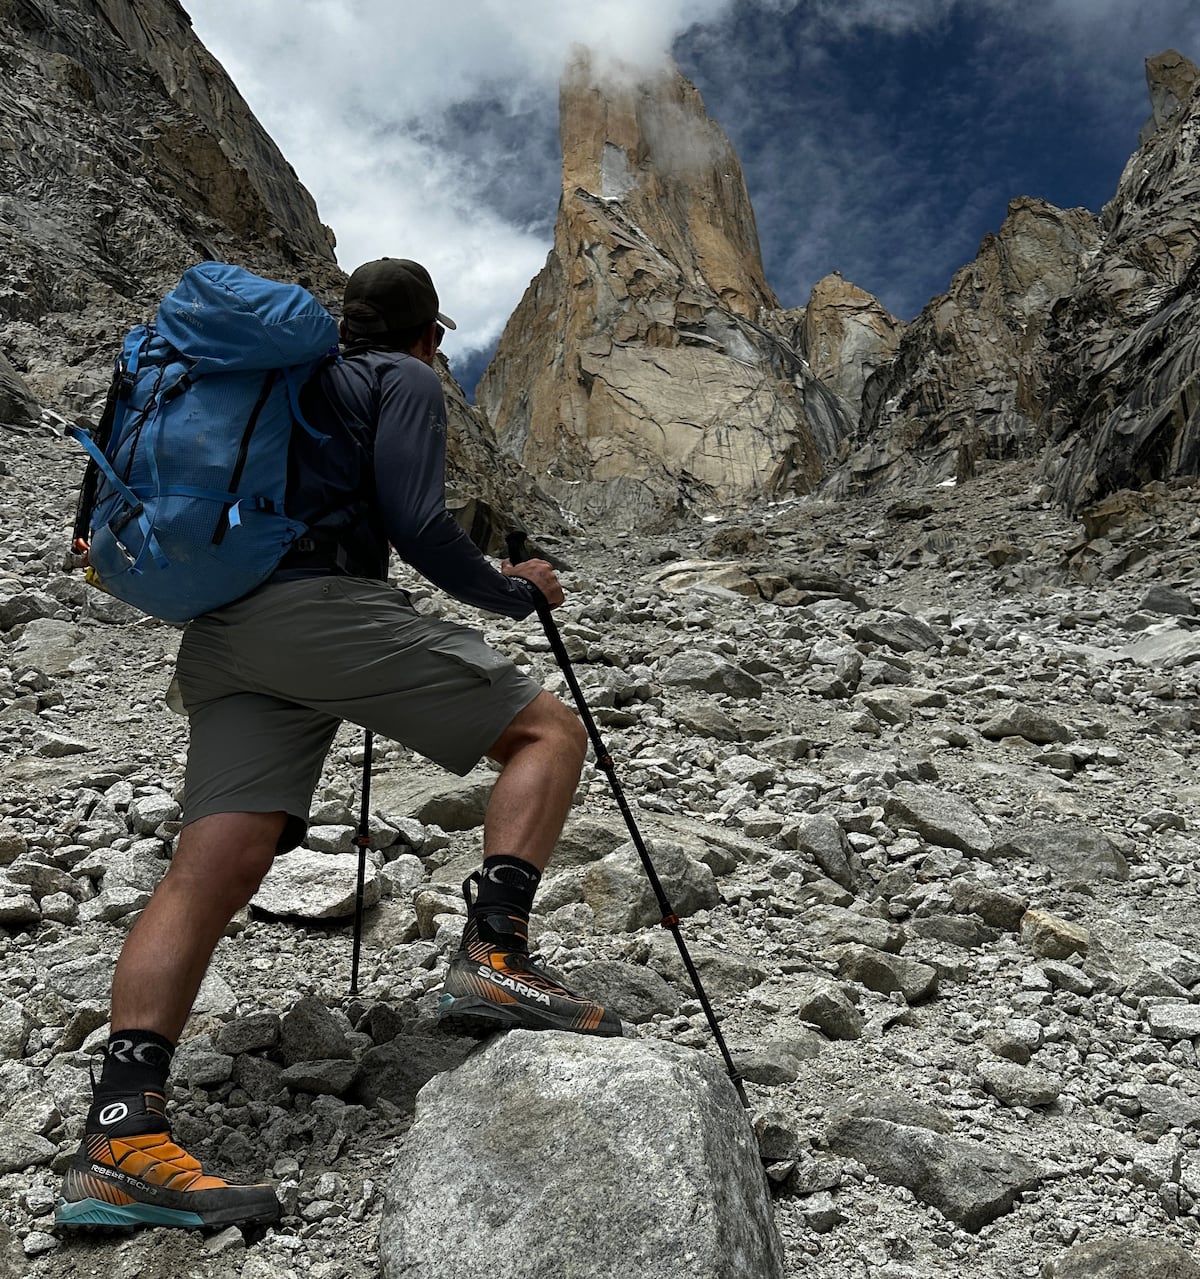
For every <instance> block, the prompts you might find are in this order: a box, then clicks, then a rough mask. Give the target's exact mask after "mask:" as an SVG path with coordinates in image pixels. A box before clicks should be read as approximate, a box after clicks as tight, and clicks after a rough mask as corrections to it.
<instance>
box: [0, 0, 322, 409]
mask: <svg viewBox="0 0 1200 1279" xmlns="http://www.w3.org/2000/svg"><path fill="white" fill-rule="evenodd" d="M0 73H2V74H0V259H2V260H3V262H4V266H5V270H4V276H3V279H2V281H0V349H2V350H3V352H4V353H5V354H6V356H7V357H8V359H9V360H10V361H11V363H12V364H13V365H14V366H15V368H16V370H17V371H18V373H19V374H21V375H22V376H23V378H24V380H25V382H26V383H27V384H28V387H29V389H30V390H31V391H32V392H33V393H34V394H35V395H36V396H37V397H38V398H40V399H41V400H43V401H44V402H47V403H50V404H54V405H56V406H58V407H61V408H65V409H67V410H68V411H75V410H83V409H86V408H88V407H89V406H90V405H91V404H92V403H93V402H94V400H95V398H96V395H97V394H98V393H99V392H100V391H101V390H102V389H103V385H104V383H105V382H106V380H107V375H108V373H107V365H108V362H109V360H110V358H111V350H112V347H113V344H114V343H115V342H116V341H118V340H119V337H120V335H121V333H122V331H123V330H124V329H125V328H126V327H128V325H129V324H131V323H134V322H136V321H137V320H140V319H143V318H145V317H146V316H147V315H148V314H150V313H151V312H152V310H153V307H154V305H155V303H156V301H157V299H158V297H159V296H160V295H161V294H162V293H163V291H164V290H165V289H167V288H169V287H170V286H171V285H172V284H174V283H175V281H176V280H177V279H178V278H179V275H180V273H181V272H182V270H183V269H184V268H185V267H186V266H188V265H190V264H191V263H192V262H195V261H199V260H201V259H203V258H210V257H211V258H222V259H227V260H232V261H237V262H241V263H243V264H244V265H247V266H249V267H251V268H252V269H255V270H259V271H262V272H264V273H266V274H276V275H281V276H285V277H288V278H298V279H300V280H301V281H302V282H304V283H306V284H309V285H310V286H311V287H313V288H314V289H315V290H316V291H317V292H318V293H320V294H321V295H322V296H323V297H325V298H327V299H332V298H333V297H336V295H337V292H338V289H339V282H340V278H341V275H340V272H339V271H338V269H337V265H336V263H335V260H334V256H333V246H332V237H331V235H330V233H329V232H328V231H327V229H326V228H325V227H323V226H322V225H321V223H320V221H319V219H318V218H317V214H316V208H315V206H314V205H313V202H312V199H311V197H310V196H309V195H308V193H307V192H306V191H305V190H304V189H303V187H301V186H300V184H299V183H298V182H297V181H296V179H295V175H294V174H292V172H291V169H290V168H289V166H288V165H287V162H286V161H285V160H284V159H283V157H282V156H281V155H280V154H279V152H278V150H277V149H276V148H275V146H274V144H273V143H272V142H271V141H270V139H269V138H268V137H267V135H266V133H265V132H264V131H263V130H262V128H261V126H260V125H259V124H258V122H257V120H255V119H254V117H253V115H252V114H251V112H250V110H249V108H248V107H247V106H246V104H245V102H244V101H243V100H242V98H241V97H240V95H239V94H238V92H237V90H236V89H235V88H234V87H233V84H232V83H231V82H230V80H229V79H228V77H226V76H225V74H224V72H223V71H222V70H221V69H220V67H219V66H218V65H217V63H216V62H215V61H214V60H213V59H212V57H211V56H210V55H209V54H208V53H207V51H206V50H204V48H203V47H202V46H201V45H200V44H199V42H198V41H197V40H196V38H195V36H194V35H193V34H192V32H191V28H190V25H189V23H188V20H187V17H186V15H185V14H184V12H183V10H182V9H181V8H180V7H179V6H178V5H177V4H176V3H174V0H134V2H133V3H130V2H129V0H95V2H90V0H57V2H55V3H50V0H0ZM172 89H175V90H177V93H178V96H173V93H172ZM192 101H195V102H197V103H199V104H200V106H201V107H202V108H203V109H202V112H201V114H196V113H194V112H193V111H192V110H191V108H190V106H189V103H190V102H192Z"/></svg>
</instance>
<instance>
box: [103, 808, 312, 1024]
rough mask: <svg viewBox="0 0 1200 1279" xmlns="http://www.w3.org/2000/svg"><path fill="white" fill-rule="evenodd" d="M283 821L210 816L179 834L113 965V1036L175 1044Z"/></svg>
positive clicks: (274, 816)
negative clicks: (150, 1035)
mask: <svg viewBox="0 0 1200 1279" xmlns="http://www.w3.org/2000/svg"><path fill="white" fill-rule="evenodd" d="M286 821H287V814H286V813H217V814H214V815H213V816H211V817H201V818H200V819H199V820H198V821H195V822H192V823H191V824H190V825H188V826H185V827H184V828H183V831H182V832H181V833H180V836H179V846H178V848H177V849H176V852H175V856H174V858H173V860H172V862H171V868H170V870H168V871H167V873H166V875H164V876H163V878H162V880H161V881H160V883H159V885H158V887H157V888H156V889H155V891H154V896H153V897H152V898H151V899H150V903H149V905H147V907H146V909H145V910H144V911H142V914H141V917H140V918H139V919H138V921H137V923H136V924H135V925H134V926H133V929H132V931H131V932H130V934H129V936H128V937H127V938H126V939H125V945H124V947H123V948H122V950H121V956H120V958H119V959H118V960H117V968H116V973H115V974H114V976H113V989H112V1020H111V1024H112V1027H113V1029H114V1030H126V1029H134V1028H136V1029H138V1030H152V1031H155V1032H156V1033H157V1034H160V1035H162V1036H163V1037H164V1038H165V1039H169V1040H170V1041H171V1042H172V1043H176V1042H178V1040H179V1036H180V1033H181V1032H182V1030H183V1026H184V1023H185V1022H186V1021H187V1018H188V1014H189V1012H190V1011H191V1007H192V1002H193V1001H194V1000H195V998H196V992H197V991H198V990H199V989H200V983H201V982H202V981H203V980H204V974H205V971H206V970H207V968H208V964H209V960H210V959H211V958H212V953H213V950H214V949H215V948H216V945H217V942H218V941H220V940H221V935H222V934H223V933H224V931H225V928H226V925H228V923H229V921H230V920H231V919H232V918H233V916H234V915H235V914H236V913H237V912H238V911H239V910H240V909H241V908H242V907H243V906H245V905H246V903H247V902H248V901H249V900H250V898H251V897H253V896H254V894H255V892H257V890H258V886H259V884H260V883H261V882H262V878H263V876H264V875H265V874H266V873H267V871H268V870H269V869H270V867H271V862H272V860H273V859H274V857H275V850H276V849H277V847H278V846H279V837H280V836H281V835H282V834H283V828H284V824H285V823H286Z"/></svg>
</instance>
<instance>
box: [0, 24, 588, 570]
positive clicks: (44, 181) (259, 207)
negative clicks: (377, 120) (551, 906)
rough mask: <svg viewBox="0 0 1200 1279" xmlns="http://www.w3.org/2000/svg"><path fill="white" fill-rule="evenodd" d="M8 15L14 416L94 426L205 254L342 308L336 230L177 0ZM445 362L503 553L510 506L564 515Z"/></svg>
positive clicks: (462, 472) (4, 167)
mask: <svg viewBox="0 0 1200 1279" xmlns="http://www.w3.org/2000/svg"><path fill="white" fill-rule="evenodd" d="M0 17H2V18H3V19H4V27H3V32H2V33H0V69H2V70H3V75H2V76H0V258H2V259H3V261H4V263H5V269H4V273H3V279H2V280H0V422H16V423H21V422H25V423H28V422H31V421H33V420H35V419H36V417H37V414H38V411H39V406H40V405H44V406H46V407H48V408H50V409H52V410H54V411H56V412H57V413H59V414H60V415H64V416H66V417H67V418H74V417H76V416H82V417H84V418H88V419H91V420H95V418H96V417H97V416H98V413H99V409H100V406H101V405H102V403H103V399H104V394H105V392H106V391H107V389H108V382H109V379H110V378H111V375H112V361H113V358H114V355H115V353H116V351H117V350H119V348H120V343H121V339H122V337H123V336H124V333H125V331H126V330H127V329H128V328H129V327H131V326H132V325H134V324H140V323H144V322H145V321H146V320H148V319H150V318H152V317H153V314H154V310H155V308H156V306H157V303H158V300H159V298H160V297H161V296H162V295H163V293H165V292H166V291H167V290H168V289H169V288H171V287H173V286H174V284H175V283H176V282H177V281H178V279H179V276H180V275H181V274H182V272H183V270H184V269H185V268H186V267H188V266H190V265H192V264H193V263H195V262H199V261H203V260H205V259H215V260H219V261H233V262H237V263H239V264H241V265H244V266H246V267H249V268H250V269H251V270H255V271H258V272H260V273H262V274H264V275H268V276H272V277H277V278H282V279H289V280H295V281H296V282H298V283H300V284H303V285H304V286H305V287H307V288H309V289H310V290H311V291H312V292H313V293H314V294H315V295H316V296H317V297H318V298H319V299H320V300H321V301H322V302H323V303H324V304H325V305H326V306H328V307H330V308H331V309H332V310H334V311H335V313H336V312H337V308H338V307H339V305H340V299H341V292H342V287H343V285H344V282H345V276H344V274H343V272H342V271H341V270H340V269H339V267H338V265H337V262H336V260H335V258H334V254H333V234H332V232H331V231H330V230H329V228H328V227H325V226H323V225H322V224H321V222H320V221H319V219H318V217H317V211H316V206H315V204H314V203H313V200H312V197H311V196H310V195H309V194H308V192H307V191H306V190H305V189H304V188H303V187H302V186H301V185H300V183H299V182H298V181H297V179H296V176H295V173H294V172H293V170H292V168H291V166H290V165H289V164H288V163H287V161H286V160H284V158H283V156H282V155H281V154H280V152H279V150H278V148H277V147H276V146H275V144H274V143H273V142H272V141H271V139H270V138H269V137H268V136H267V134H266V132H265V131H264V130H263V128H262V126H261V125H260V124H259V123H258V121H257V120H256V119H255V118H254V116H253V114H252V113H251V111H250V109H249V107H247V105H246V103H245V102H244V100H243V99H242V97H241V95H240V94H239V93H238V91H237V89H236V88H235V86H234V85H233V83H232V82H231V81H230V80H229V78H228V76H226V74H225V72H224V71H223V70H222V69H221V67H220V66H219V65H218V64H217V62H216V61H215V59H214V58H213V57H212V56H211V54H209V53H208V51H207V50H206V49H205V48H204V47H203V45H202V44H201V43H200V42H199V40H197V39H196V37H195V35H194V34H193V32H192V30H191V25H190V22H189V20H188V17H187V14H186V13H185V11H184V10H183V8H182V7H181V6H180V5H179V4H178V3H177V2H176V0H134V2H133V3H129V2H128V0H94V2H93V0H66V2H64V3H54V4H51V3H49V2H48V0H4V2H3V3H0ZM439 372H440V374H441V376H442V379H443V383H444V385H445V386H446V389H447V400H448V409H449V419H450V451H449V459H448V461H449V466H448V471H449V480H450V484H451V488H452V490H453V496H454V504H455V507H456V509H458V510H459V511H460V512H461V514H462V517H463V519H464V522H465V523H467V524H468V526H469V527H472V528H473V529H474V531H475V533H476V534H477V536H478V537H479V539H480V541H481V543H482V544H485V545H488V546H489V548H492V549H494V548H496V547H497V546H499V545H500V533H501V531H502V529H503V528H504V527H507V526H508V525H509V524H510V523H511V522H512V520H513V519H525V520H528V521H529V522H530V523H536V524H538V525H539V526H542V527H546V528H549V529H550V530H552V531H553V530H556V529H560V528H562V527H563V524H562V519H561V516H560V514H559V512H558V510H557V508H556V507H555V505H554V504H553V503H552V502H550V501H548V500H547V499H546V497H545V496H544V495H543V494H542V493H541V492H540V491H539V490H538V488H537V486H536V484H534V482H533V481H532V480H531V479H530V478H529V477H528V476H527V475H525V474H523V473H521V472H520V470H519V468H518V467H517V466H516V465H515V463H513V462H511V461H510V460H508V459H506V458H504V457H503V456H501V455H500V454H499V452H498V450H497V448H496V446H495V442H494V440H493V438H492V433H491V429H490V426H489V425H488V423H487V422H486V420H485V419H484V418H483V417H482V415H481V414H480V413H479V412H477V411H476V410H475V409H474V408H473V407H472V406H471V405H470V404H468V402H467V400H466V397H465V396H464V395H463V394H462V392H461V390H460V389H459V388H458V387H457V386H456V385H455V384H454V381H453V378H452V377H451V376H450V374H449V370H448V367H447V366H446V364H445V362H444V361H442V362H441V363H440V367H439Z"/></svg>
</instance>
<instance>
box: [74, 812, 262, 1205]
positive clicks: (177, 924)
mask: <svg viewBox="0 0 1200 1279" xmlns="http://www.w3.org/2000/svg"><path fill="white" fill-rule="evenodd" d="M285 821H286V815H285V814H283V813H225V814H221V815H216V816H212V817H204V818H201V819H200V820H199V821H196V822H193V823H191V824H190V825H189V826H187V827H185V828H184V831H183V833H182V834H181V835H180V837H179V847H178V849H177V850H176V853H175V857H174V859H173V861H172V862H171V868H170V870H168V871H167V873H166V875H164V876H163V878H162V880H161V882H160V883H159V885H158V887H157V889H155V892H154V896H153V897H152V898H151V899H150V904H149V905H148V906H147V907H146V909H145V910H144V911H143V912H142V914H141V918H140V919H139V920H138V921H137V923H136V924H135V925H134V927H133V930H132V931H131V932H130V934H129V936H128V938H126V941H125V945H124V947H123V948H122V951H121V957H120V959H119V960H118V961H117V971H116V974H115V976H114V978H113V994H112V1029H113V1032H114V1033H113V1034H111V1035H110V1036H109V1041H108V1046H107V1048H106V1049H105V1055H104V1063H103V1066H102V1069H101V1076H100V1081H99V1083H98V1084H97V1085H96V1088H95V1093H94V1096H93V1098H92V1105H91V1109H90V1110H89V1111H88V1114H87V1119H86V1121H85V1123H86V1127H85V1133H84V1138H83V1141H82V1142H81V1143H80V1148H79V1151H78V1153H77V1154H76V1155H75V1157H74V1159H72V1160H71V1163H70V1164H69V1165H68V1167H67V1170H66V1174H65V1175H64V1177H63V1185H62V1191H61V1194H60V1197H59V1201H58V1203H57V1205H56V1206H55V1210H54V1219H55V1221H56V1222H57V1223H58V1224H59V1225H60V1226H67V1227H76V1226H78V1227H91V1226H103V1227H106V1228H107V1227H115V1228H118V1229H128V1228H131V1227H135V1226H180V1227H185V1228H188V1229H193V1228H195V1227H197V1226H227V1225H233V1224H240V1225H246V1224H251V1223H268V1222H273V1221H277V1220H278V1219H279V1215H280V1212H281V1208H280V1204H279V1200H278V1199H277V1198H276V1195H275V1191H274V1190H273V1189H272V1188H271V1186H269V1185H267V1184H265V1183H259V1184H256V1185H231V1184H230V1183H228V1182H226V1181H224V1180H222V1179H221V1178H220V1177H215V1176H213V1175H212V1174H211V1173H207V1172H205V1170H204V1169H203V1168H202V1166H201V1164H200V1163H199V1161H198V1160H197V1159H195V1158H194V1157H193V1156H192V1155H190V1154H188V1152H187V1151H186V1150H184V1149H182V1147H180V1146H177V1145H176V1144H175V1142H174V1141H173V1139H172V1137H171V1131H170V1126H169V1121H168V1119H167V1115H166V1095H167V1075H168V1072H169V1070H170V1066H171V1055H172V1053H173V1052H174V1046H175V1044H176V1043H177V1042H178V1039H179V1035H180V1032H181V1031H182V1030H183V1025H184V1022H185V1021H186V1020H187V1017H188V1013H189V1012H190V1011H191V1007H192V1002H193V1000H194V999H195V997H196V991H197V990H198V989H199V987H200V983H201V981H202V980H203V979H204V973H205V970H206V969H207V967H208V963H209V960H210V959H211V958H212V952H213V950H214V948H215V947H216V944H217V942H218V941H219V940H220V937H221V934H222V933H223V932H224V930H225V926H226V925H227V924H228V923H229V921H230V919H231V918H232V917H233V914H234V912H235V911H237V910H239V909H240V908H241V907H242V906H244V905H245V904H246V902H248V901H249V900H250V898H251V897H252V896H253V895H254V892H255V890H256V889H257V887H258V885H259V882H260V881H261V879H262V877H263V875H264V874H266V872H267V870H268V868H269V867H270V865H271V860H272V858H273V857H274V856H275V849H276V847H277V846H278V842H279V837H280V835H281V834H282V832H283V828H284V823H285Z"/></svg>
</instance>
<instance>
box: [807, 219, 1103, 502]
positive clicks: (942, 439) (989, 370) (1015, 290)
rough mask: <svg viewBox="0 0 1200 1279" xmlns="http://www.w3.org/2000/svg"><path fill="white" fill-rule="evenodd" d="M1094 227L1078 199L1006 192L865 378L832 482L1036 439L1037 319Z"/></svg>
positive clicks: (1043, 352)
mask: <svg viewBox="0 0 1200 1279" xmlns="http://www.w3.org/2000/svg"><path fill="white" fill-rule="evenodd" d="M1098 239H1099V236H1098V232H1097V229H1096V226H1095V219H1094V218H1093V217H1092V215H1091V214H1090V213H1088V212H1087V210H1085V209H1071V210H1062V209H1056V208H1054V207H1053V206H1052V205H1049V204H1046V203H1045V202H1044V201H1041V200H1030V199H1025V198H1021V199H1017V200H1014V201H1013V202H1012V203H1011V204H1010V205H1009V210H1008V217H1007V218H1006V219H1005V221H1004V223H1003V225H1002V226H1001V227H1000V229H999V231H998V232H997V233H996V234H995V235H989V236H988V237H987V238H986V239H985V240H984V242H983V245H982V246H981V248H980V251H979V255H978V257H977V258H976V259H975V261H973V262H971V263H969V264H968V265H967V266H965V267H963V268H962V270H960V271H959V272H958V273H957V274H956V275H955V277H954V279H953V281H952V282H951V284H950V288H949V290H948V291H947V292H946V293H945V294H943V295H942V296H940V297H937V298H935V299H934V300H933V301H932V302H930V303H929V305H928V306H926V307H925V309H924V310H923V311H922V312H921V314H920V315H919V316H918V317H917V319H916V320H914V321H913V323H912V324H911V325H910V326H909V327H908V329H907V331H906V332H905V334H904V336H903V339H902V340H901V341H900V342H899V346H898V349H897V351H896V355H895V359H894V360H892V361H891V363H889V364H886V365H883V366H881V367H879V368H878V371H876V372H874V373H873V374H872V375H870V376H869V380H868V381H866V385H865V389H864V395H863V406H862V421H861V424H860V427H859V429H858V431H857V432H856V434H855V437H854V443H855V445H856V447H855V449H854V451H853V452H852V453H851V455H850V457H849V460H848V461H847V463H846V465H845V466H844V467H842V468H840V469H839V471H838V472H837V473H836V474H835V475H834V476H833V477H832V478H831V479H830V481H829V482H828V484H827V488H828V489H829V490H830V491H831V492H837V493H847V492H871V491H874V490H877V489H881V488H890V487H895V486H897V485H901V484H909V483H913V482H918V483H920V482H938V481H941V480H945V479H952V478H965V477H966V476H969V475H971V474H972V473H973V472H974V467H975V463H976V462H977V461H978V460H979V459H980V458H984V457H988V458H1014V457H1028V456H1032V455H1033V453H1034V452H1035V451H1036V449H1037V447H1038V445H1039V444H1040V443H1041V438H1040V436H1039V430H1038V423H1039V419H1040V417H1041V414H1042V407H1043V400H1044V397H1045V384H1046V377H1047V368H1048V361H1049V357H1048V354H1047V349H1046V322H1047V319H1048V317H1049V315H1050V312H1051V309H1052V307H1053V305H1054V304H1055V303H1056V302H1057V301H1059V300H1060V299H1062V298H1064V297H1066V296H1068V295H1069V294H1070V293H1071V291H1072V289H1074V288H1075V286H1076V285H1077V283H1078V281H1079V279H1080V277H1081V275H1082V273H1083V270H1084V267H1085V264H1086V262H1087V260H1088V258H1089V256H1090V254H1091V253H1093V252H1094V250H1095V247H1096V244H1097V241H1098Z"/></svg>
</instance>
